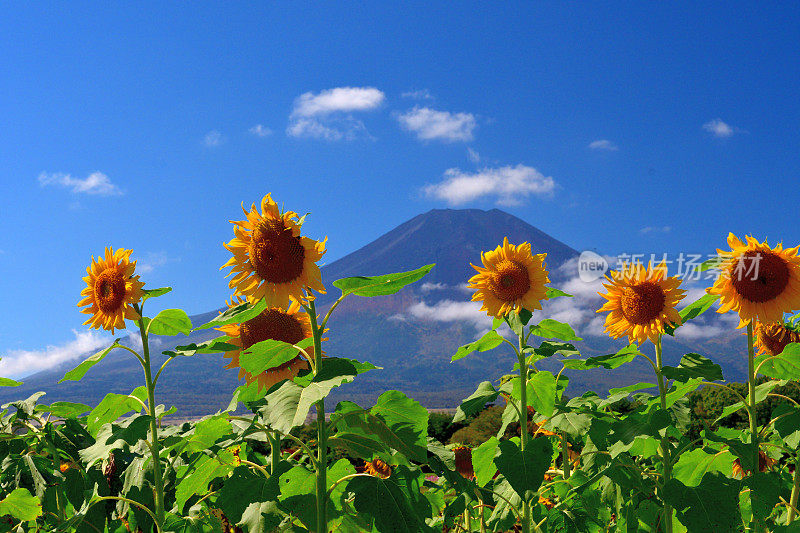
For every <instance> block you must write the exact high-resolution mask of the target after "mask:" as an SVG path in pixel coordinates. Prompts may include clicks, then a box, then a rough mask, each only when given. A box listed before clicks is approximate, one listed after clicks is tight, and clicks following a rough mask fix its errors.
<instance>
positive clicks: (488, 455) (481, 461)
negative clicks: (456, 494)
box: [472, 436, 500, 487]
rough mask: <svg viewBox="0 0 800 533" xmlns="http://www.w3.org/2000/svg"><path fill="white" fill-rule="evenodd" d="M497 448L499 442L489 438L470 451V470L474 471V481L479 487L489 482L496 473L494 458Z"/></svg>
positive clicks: (494, 438) (495, 438)
mask: <svg viewBox="0 0 800 533" xmlns="http://www.w3.org/2000/svg"><path fill="white" fill-rule="evenodd" d="M499 446H500V441H499V440H497V437H495V436H491V437H489V440H487V441H486V442H484V443H483V444H481V445H480V446H478V447H477V448H474V449H473V450H472V469H473V470H474V471H475V481H476V482H477V483H478V485H480V486H481V487H482V486H484V485H486V484H487V483H488V482H489V481H491V480H492V478H493V477H494V475H495V474H496V473H497V466H495V464H494V458H495V455H497V449H498V447H499Z"/></svg>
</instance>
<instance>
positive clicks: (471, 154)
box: [467, 148, 481, 163]
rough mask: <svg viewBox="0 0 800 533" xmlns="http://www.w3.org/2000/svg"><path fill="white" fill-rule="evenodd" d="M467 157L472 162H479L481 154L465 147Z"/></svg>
mask: <svg viewBox="0 0 800 533" xmlns="http://www.w3.org/2000/svg"><path fill="white" fill-rule="evenodd" d="M467 157H469V160H470V161H472V162H473V163H480V161H481V154H479V153H478V152H476V151H475V150H473V149H472V148H467Z"/></svg>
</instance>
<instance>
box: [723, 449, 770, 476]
mask: <svg viewBox="0 0 800 533" xmlns="http://www.w3.org/2000/svg"><path fill="white" fill-rule="evenodd" d="M774 465H775V459H773V458H772V457H770V456H768V455H767V454H766V452H764V450H762V449H761V448H760V447H759V449H758V471H759V472H766V471H767V470H769V469H770V468H772V467H773V466H774ZM750 474H752V471H750V469H745V468H744V467H743V466H742V461H741V460H740V459H739V458H738V457H737V458H736V459H734V460H733V464H731V475H732V476H733V477H735V478H736V479H743V478H744V477H745V476H749V475H750Z"/></svg>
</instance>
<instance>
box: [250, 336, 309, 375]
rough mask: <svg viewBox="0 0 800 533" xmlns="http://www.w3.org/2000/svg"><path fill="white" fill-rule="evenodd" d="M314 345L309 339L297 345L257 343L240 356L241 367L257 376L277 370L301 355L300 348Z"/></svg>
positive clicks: (275, 341) (273, 342)
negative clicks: (271, 369) (267, 371)
mask: <svg viewBox="0 0 800 533" xmlns="http://www.w3.org/2000/svg"><path fill="white" fill-rule="evenodd" d="M313 344H314V339H313V338H311V337H308V338H306V339H303V340H301V341H300V342H298V343H297V345H296V346H297V347H295V345H292V344H289V343H288V342H282V341H278V340H274V339H267V340H265V341H261V342H257V343H256V344H254V345H252V346H251V347H249V348H248V349H246V350H243V351H242V353H241V354H240V355H239V365H240V366H241V367H242V368H243V369H245V370H246V371H248V372H250V374H252V375H254V376H257V375H258V374H261V373H262V372H264V371H265V370H269V369H270V368H276V367H279V366H281V365H282V364H284V363H288V362H289V361H291V360H292V359H294V358H295V357H297V355H298V354H299V353H300V351H299V350H298V348H302V349H305V348H308V347H309V346H312V345H313Z"/></svg>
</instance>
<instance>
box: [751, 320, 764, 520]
mask: <svg viewBox="0 0 800 533" xmlns="http://www.w3.org/2000/svg"><path fill="white" fill-rule="evenodd" d="M747 393H748V394H747V399H748V400H749V401H748V404H747V414H748V417H749V418H750V443H751V444H752V446H753V458H752V461H753V468H752V470H751V472H752V474H753V475H754V474H755V473H756V472H758V463H759V457H758V420H757V419H756V367H755V351H754V349H753V321H752V320H751V321H750V322H748V324H747ZM750 526H751V530H752V531H763V529H764V528H763V526H762V525H761V521H760V520H759V519H758V518H757V517H756V516H755V514H753V518H752V520H751V522H750Z"/></svg>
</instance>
